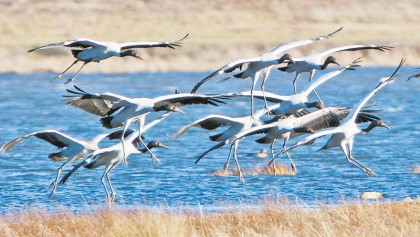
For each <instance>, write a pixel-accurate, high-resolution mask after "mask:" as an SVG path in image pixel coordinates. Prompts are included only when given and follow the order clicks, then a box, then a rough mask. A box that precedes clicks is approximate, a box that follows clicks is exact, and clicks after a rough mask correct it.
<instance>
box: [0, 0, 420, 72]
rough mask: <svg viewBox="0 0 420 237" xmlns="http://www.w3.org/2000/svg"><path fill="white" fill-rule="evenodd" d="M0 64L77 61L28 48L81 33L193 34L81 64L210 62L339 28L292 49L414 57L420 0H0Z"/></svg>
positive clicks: (158, 67) (203, 65) (38, 67)
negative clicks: (383, 47)
mask: <svg viewBox="0 0 420 237" xmlns="http://www.w3.org/2000/svg"><path fill="white" fill-rule="evenodd" d="M0 7H1V9H2V14H0V20H1V21H2V24H0V32H1V33H2V37H1V39H0V53H1V55H2V56H3V58H5V59H7V60H3V61H2V63H0V72H46V71H54V72H58V71H62V70H64V68H65V67H66V66H67V64H70V63H71V62H72V61H73V59H72V58H71V55H70V52H69V51H68V50H64V49H57V50H47V51H43V52H36V53H31V54H28V53H27V50H28V49H31V48H33V47H36V46H40V45H44V44H48V43H52V42H59V41H63V40H68V39H73V38H77V37H86V38H92V39H97V40H104V41H106V40H111V41H118V42H122V41H138V40H141V41H160V40H164V41H171V40H176V39H178V38H181V37H182V36H183V35H185V34H186V33H190V39H189V40H188V41H187V42H185V44H184V46H183V47H182V48H179V49H176V50H167V49H150V50H141V51H140V53H141V56H142V57H143V58H144V59H145V60H144V61H137V60H133V59H118V58H116V59H110V60H105V61H103V62H101V63H100V64H95V65H89V66H87V67H86V68H85V69H84V71H85V72H137V71H166V70H175V71H197V70H214V69H216V68H218V67H220V66H222V65H224V64H225V63H227V62H229V61H232V60H236V59H239V58H247V57H254V56H256V55H260V54H262V53H264V52H266V51H268V50H270V49H271V48H272V47H273V46H276V45H279V44H281V43H284V42H287V41H293V40H301V39H307V38H311V37H314V36H317V35H320V34H326V33H329V32H332V31H334V30H336V29H338V28H339V27H341V26H343V27H344V29H343V31H342V32H340V33H339V34H337V36H336V37H334V38H333V39H330V40H328V41H326V42H322V43H318V44H314V45H311V46H310V47H302V48H299V49H296V50H292V51H291V53H293V55H294V56H296V57H299V56H302V55H304V54H308V53H312V52H317V51H321V50H324V49H326V48H329V47H333V46H340V45H344V44H361V43H363V44H393V45H394V46H395V47H396V48H395V49H394V50H393V51H391V52H387V53H378V52H369V53H340V54H337V57H338V58H339V60H340V61H341V62H343V64H346V63H349V62H351V61H352V60H354V59H355V58H356V57H358V56H360V55H365V63H364V65H395V64H397V63H398V61H399V60H400V58H401V57H406V58H407V59H408V63H409V64H412V65H418V64H419V62H420V46H419V44H418V42H420V25H419V24H418V22H420V14H418V11H417V10H418V9H419V8H420V3H419V2H418V1H416V0H406V1H399V2H398V1H391V0H386V1H379V0H373V1H362V0H355V1H350V2H349V1H341V0H330V1H298V2H295V1H293V2H290V1H269V0H262V1H239V0H234V1H228V2H226V1H220V0H212V1H204V0H199V1H183V0H182V1H176V2H171V1H164V0H157V1H126V2H124V3H121V2H120V1H100V0H91V1H77V0H73V1H58V2H57V1H50V0H41V1H34V0H21V1H3V2H2V3H0Z"/></svg>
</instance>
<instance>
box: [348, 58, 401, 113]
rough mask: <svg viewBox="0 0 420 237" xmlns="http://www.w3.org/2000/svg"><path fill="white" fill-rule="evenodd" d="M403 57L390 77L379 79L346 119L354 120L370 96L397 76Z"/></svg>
mask: <svg viewBox="0 0 420 237" xmlns="http://www.w3.org/2000/svg"><path fill="white" fill-rule="evenodd" d="M404 63H405V59H401V61H400V64H399V65H398V67H397V68H396V69H395V71H394V73H392V75H391V76H390V77H385V78H383V79H381V81H380V82H379V84H378V85H377V86H376V87H375V89H373V90H372V91H371V92H369V93H368V94H367V95H366V96H365V97H363V98H362V99H361V100H360V101H359V102H358V103H357V104H355V105H354V106H353V109H352V111H351V113H350V114H349V115H348V116H347V118H346V121H356V118H357V115H358V114H359V112H360V110H361V109H362V108H363V106H364V105H365V104H366V103H367V102H368V101H369V100H370V98H372V97H373V96H374V95H375V94H376V93H377V92H378V91H379V90H380V89H382V88H383V87H384V86H386V85H388V84H389V83H391V82H392V81H394V79H395V78H396V77H397V72H398V71H399V70H400V68H401V67H402V66H403V65H404Z"/></svg>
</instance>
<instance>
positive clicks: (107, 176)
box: [105, 165, 115, 202]
mask: <svg viewBox="0 0 420 237" xmlns="http://www.w3.org/2000/svg"><path fill="white" fill-rule="evenodd" d="M114 167H115V166H114V165H113V166H112V167H111V168H110V169H109V170H108V172H106V175H105V176H106V179H107V180H108V184H109V189H110V190H111V194H110V195H111V196H110V197H109V199H110V201H111V202H114V200H115V191H114V188H113V187H112V183H111V179H110V178H109V171H111V170H112V168H114Z"/></svg>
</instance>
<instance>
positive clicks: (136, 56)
mask: <svg viewBox="0 0 420 237" xmlns="http://www.w3.org/2000/svg"><path fill="white" fill-rule="evenodd" d="M134 57H135V58H138V59H141V60H144V59H143V58H142V57H140V56H138V55H135V56H134Z"/></svg>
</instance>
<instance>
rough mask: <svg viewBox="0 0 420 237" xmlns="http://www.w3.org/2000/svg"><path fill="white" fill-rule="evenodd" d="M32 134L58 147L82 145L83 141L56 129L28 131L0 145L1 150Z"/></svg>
mask: <svg viewBox="0 0 420 237" xmlns="http://www.w3.org/2000/svg"><path fill="white" fill-rule="evenodd" d="M32 136H35V137H37V138H40V139H43V140H45V141H47V142H49V143H51V144H52V145H54V146H56V147H58V148H63V147H69V146H83V144H82V143H83V141H81V140H78V139H76V138H73V137H71V136H69V135H67V134H64V133H62V132H59V131H57V130H42V131H37V132H33V133H29V134H27V135H25V136H22V137H19V138H16V139H14V140H11V141H9V142H8V143H6V144H4V145H3V146H2V147H1V151H3V152H4V153H6V152H8V151H9V150H10V149H11V148H12V147H14V146H15V145H16V144H18V143H19V142H21V141H24V140H26V139H28V138H30V137H32Z"/></svg>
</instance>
